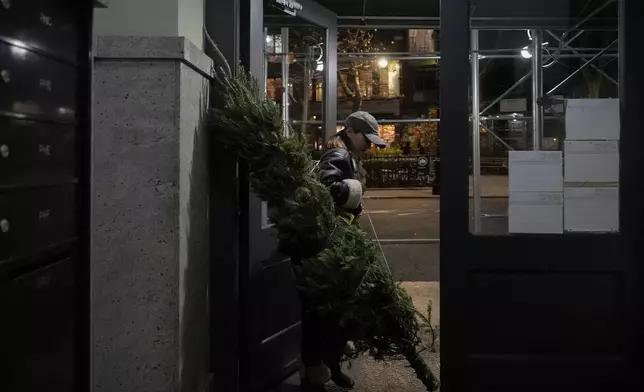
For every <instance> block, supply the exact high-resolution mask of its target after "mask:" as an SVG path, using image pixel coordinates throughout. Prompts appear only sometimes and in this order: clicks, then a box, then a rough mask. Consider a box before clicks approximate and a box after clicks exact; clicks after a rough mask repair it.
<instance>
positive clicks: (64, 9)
mask: <svg viewBox="0 0 644 392" xmlns="http://www.w3.org/2000/svg"><path fill="white" fill-rule="evenodd" d="M74 3H78V1H75V0H0V36H5V37H7V38H10V39H15V40H18V41H19V42H20V43H22V44H24V45H27V46H30V47H34V48H38V49H41V50H43V51H46V52H48V53H51V54H53V55H57V56H60V57H63V58H65V59H69V60H71V61H75V60H76V58H77V53H78V39H77V37H78V20H77V19H75V17H76V15H78V13H77V12H74V9H73V8H74V6H75V5H74Z"/></svg>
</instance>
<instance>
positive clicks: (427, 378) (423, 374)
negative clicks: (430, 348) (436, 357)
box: [405, 347, 440, 392]
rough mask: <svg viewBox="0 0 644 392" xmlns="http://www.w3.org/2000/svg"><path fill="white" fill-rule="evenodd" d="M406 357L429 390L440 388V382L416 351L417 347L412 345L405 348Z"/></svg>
mask: <svg viewBox="0 0 644 392" xmlns="http://www.w3.org/2000/svg"><path fill="white" fill-rule="evenodd" d="M405 359H406V360H407V362H409V366H410V367H411V368H412V369H413V370H414V372H415V373H416V377H418V379H419V380H420V381H421V382H422V383H423V385H424V386H425V388H427V390H428V391H430V392H431V391H435V390H437V389H438V388H439V386H440V383H439V382H438V380H437V379H436V377H435V376H434V374H433V373H432V371H431V370H430V369H429V367H428V366H427V364H426V363H425V361H424V360H423V359H422V358H421V357H420V354H418V352H417V351H416V347H410V348H408V349H407V350H405Z"/></svg>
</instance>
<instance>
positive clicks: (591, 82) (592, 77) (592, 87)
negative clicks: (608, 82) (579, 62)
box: [582, 70, 603, 98]
mask: <svg viewBox="0 0 644 392" xmlns="http://www.w3.org/2000/svg"><path fill="white" fill-rule="evenodd" d="M582 74H583V75H584V79H585V80H586V87H587V88H588V98H599V96H600V94H601V88H602V82H603V76H602V75H601V74H600V73H599V72H592V71H587V70H583V71H582Z"/></svg>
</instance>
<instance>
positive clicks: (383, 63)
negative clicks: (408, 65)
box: [378, 59, 389, 68]
mask: <svg viewBox="0 0 644 392" xmlns="http://www.w3.org/2000/svg"><path fill="white" fill-rule="evenodd" d="M387 65H389V61H387V59H380V60H378V66H379V67H380V68H385V67H386V66H387Z"/></svg>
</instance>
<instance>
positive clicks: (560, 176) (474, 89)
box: [469, 2, 620, 235]
mask: <svg viewBox="0 0 644 392" xmlns="http://www.w3.org/2000/svg"><path fill="white" fill-rule="evenodd" d="M480 4H481V5H480V6H479V7H477V8H476V9H475V10H474V13H473V14H472V15H473V18H474V19H473V21H472V25H473V26H475V27H479V28H478V29H477V30H476V31H474V30H473V31H472V35H471V48H472V51H471V58H476V59H478V61H477V62H476V63H475V62H471V65H472V72H471V75H470V82H471V88H470V96H471V97H472V116H471V121H470V135H471V136H470V146H469V149H470V151H471V155H470V156H471V167H472V170H471V177H470V229H471V231H472V232H473V233H476V234H481V235H487V234H510V233H516V234H525V233H528V234H564V233H568V232H598V233H605V232H615V231H618V230H619V222H618V210H619V205H618V193H619V184H618V175H619V149H618V146H619V126H620V124H619V112H618V106H619V105H618V98H619V97H618V89H617V79H618V60H617V54H618V47H617V38H618V34H617V24H616V20H617V5H616V4H612V5H608V6H604V5H603V4H604V3H597V4H596V3H594V2H593V3H592V4H594V5H592V6H591V5H589V6H588V7H586V8H584V9H582V10H573V11H574V12H573V11H571V10H570V9H566V10H564V9H563V8H562V9H558V8H557V7H554V9H552V8H547V9H543V10H541V11H539V12H536V11H535V10H532V9H530V10H523V11H522V10H521V7H524V4H523V3H521V5H520V6H519V5H517V10H506V11H507V12H510V11H512V12H511V14H512V15H514V16H516V15H518V14H521V15H523V13H528V14H529V15H530V16H533V20H532V22H530V23H532V26H527V25H525V23H527V22H525V21H524V22H523V23H524V25H521V24H520V23H521V22H520V20H521V19H519V18H516V21H513V22H510V23H511V26H510V27H511V28H508V27H505V28H503V29H492V28H490V27H486V26H483V25H481V23H482V22H481V21H483V20H491V19H493V18H499V19H501V18H502V17H504V16H507V15H498V14H496V13H495V12H497V11H495V10H494V9H492V8H489V7H486V6H485V5H484V3H483V2H482V3H480ZM599 7H602V8H601V9H599ZM528 8H530V7H528ZM533 11H535V12H533ZM528 14H526V15H528ZM535 15H539V16H538V17H537V18H534V16H535ZM562 16H564V17H563V18H562ZM548 17H549V18H550V20H551V22H550V24H555V23H560V26H557V25H553V26H549V27H550V28H547V29H546V28H543V27H541V28H538V29H535V28H534V27H535V25H543V23H542V22H543V21H544V20H545V18H548ZM555 17H556V18H557V19H556V20H557V21H558V22H552V20H553V18H555ZM598 18H599V19H602V22H601V25H602V26H601V28H599V27H598V26H599V24H600V23H599V22H597V19H598ZM607 18H608V19H610V18H613V19H614V20H615V24H614V26H608V28H607V26H606V23H605V21H606V20H607ZM540 23H541V24H540ZM475 111H478V115H477V114H476V113H475ZM476 120H478V124H477V125H474V124H475V121H476Z"/></svg>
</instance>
